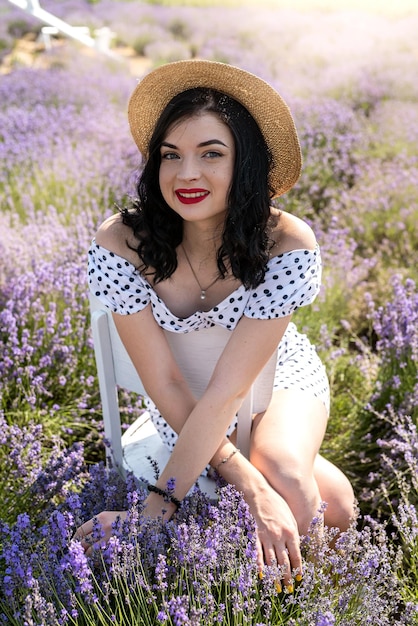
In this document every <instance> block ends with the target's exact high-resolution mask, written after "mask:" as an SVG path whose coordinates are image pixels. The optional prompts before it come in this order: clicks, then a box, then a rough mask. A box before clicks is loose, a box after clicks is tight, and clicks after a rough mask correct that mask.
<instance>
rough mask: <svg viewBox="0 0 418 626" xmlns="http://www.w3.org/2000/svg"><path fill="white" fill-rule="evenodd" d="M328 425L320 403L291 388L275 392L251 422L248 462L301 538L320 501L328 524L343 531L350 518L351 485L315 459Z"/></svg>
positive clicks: (327, 464) (326, 465) (322, 462)
mask: <svg viewBox="0 0 418 626" xmlns="http://www.w3.org/2000/svg"><path fill="white" fill-rule="evenodd" d="M326 425H327V413H326V410H325V407H324V405H323V403H322V402H321V400H319V399H317V398H315V397H313V396H311V395H310V394H308V393H304V392H300V391H298V390H294V389H286V390H278V391H276V392H275V393H274V394H273V399H272V401H271V403H270V406H269V408H268V409H267V411H265V412H264V413H259V414H258V415H256V416H255V417H254V422H253V429H252V438H251V452H250V460H251V462H252V463H253V465H254V466H255V467H257V468H258V469H259V470H260V472H261V473H262V474H263V475H264V476H265V477H266V479H267V480H268V481H269V483H270V484H271V485H272V487H273V488H274V489H276V491H277V492H278V493H279V494H280V495H281V496H282V497H283V498H284V499H285V500H286V502H287V503H288V505H289V506H290V508H291V510H292V512H293V515H294V516H295V518H296V521H297V523H298V526H299V532H300V533H301V534H306V532H307V531H308V528H309V525H310V523H311V521H312V518H313V517H314V516H315V515H317V512H318V509H319V506H320V502H321V501H322V500H323V501H325V502H327V503H328V511H327V512H326V514H325V523H326V524H327V525H330V526H331V525H332V526H338V527H339V528H340V529H342V530H345V529H346V528H347V526H348V524H349V518H350V516H351V515H352V514H353V503H354V496H353V493H352V490H351V485H350V483H349V482H348V480H347V479H346V477H345V476H344V474H342V473H341V472H340V471H339V470H338V469H337V468H336V467H335V466H333V465H332V464H331V463H329V462H327V461H325V459H323V457H320V456H319V455H318V451H319V448H320V446H321V443H322V440H323V437H324V433H325V429H326ZM349 511H350V512H349Z"/></svg>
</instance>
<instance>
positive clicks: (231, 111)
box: [122, 88, 273, 289]
mask: <svg viewBox="0 0 418 626" xmlns="http://www.w3.org/2000/svg"><path fill="white" fill-rule="evenodd" d="M207 112H210V113H214V114H216V115H217V116H218V117H219V119H220V120H221V121H222V122H224V123H225V124H226V125H227V126H228V128H229V129H230V131H231V133H232V135H233V138H234V142H235V163H234V169H233V176H232V183H231V187H230V190H229V194H228V198H227V217H226V220H225V225H224V229H223V233H222V242H221V245H220V247H219V249H218V253H217V264H218V269H219V272H220V275H221V276H222V278H224V277H225V275H226V273H227V271H228V267H230V268H231V271H232V273H233V275H234V276H235V278H238V279H239V280H240V281H241V282H242V283H243V285H244V286H245V287H246V289H249V288H254V287H257V286H258V285H259V284H260V282H261V281H262V280H263V278H264V275H265V271H266V266H267V261H268V256H269V247H270V246H271V244H272V242H271V240H270V238H269V235H268V233H269V221H270V199H271V197H272V195H273V193H272V190H271V189H270V188H269V184H268V177H269V171H270V167H271V155H270V153H269V150H268V148H267V145H266V142H265V140H264V137H263V135H262V133H261V131H260V129H259V127H258V125H257V123H256V122H255V120H254V118H253V117H252V116H251V115H250V113H249V112H248V111H247V109H245V107H243V106H242V105H241V104H240V103H239V102H237V101H236V100H234V99H233V98H230V97H229V96H226V95H225V94H222V93H220V92H218V91H215V90H213V89H207V88H195V89H190V90H188V91H184V92H182V93H180V94H178V95H177V96H175V97H174V98H173V99H172V100H171V101H170V103H169V104H168V105H167V107H166V108H165V109H164V111H163V113H162V115H161V117H160V119H159V120H158V123H157V125H156V127H155V129H154V133H153V135H152V138H151V141H150V145H149V157H148V159H147V162H146V163H145V166H144V168H143V170H142V174H141V175H140V177H139V181H138V185H137V192H138V199H137V200H135V201H134V203H133V206H132V207H131V208H130V209H129V208H125V209H124V210H123V211H122V218H123V222H124V223H125V224H127V225H128V226H130V227H131V228H132V229H133V232H134V234H135V236H136V238H137V239H138V241H139V244H138V247H137V248H135V250H136V251H137V252H138V255H139V258H140V260H141V262H142V267H141V269H142V270H145V271H146V270H148V268H152V273H153V277H154V280H155V281H156V282H159V281H162V280H164V279H166V278H169V277H170V276H171V275H172V274H173V272H174V271H175V269H176V268H177V255H176V248H177V246H178V245H179V244H180V243H181V241H182V238H183V220H182V218H181V217H179V215H178V214H177V213H176V212H175V211H173V210H172V209H171V208H170V207H169V206H168V204H167V203H166V202H165V200H164V198H163V196H162V193H161V190H160V186H159V169H160V163H161V155H160V148H161V144H162V142H163V140H164V139H165V137H166V136H167V133H168V132H169V130H170V128H171V127H172V126H173V124H177V123H179V122H181V121H182V120H183V119H185V118H190V117H193V116H198V115H200V114H202V113H207Z"/></svg>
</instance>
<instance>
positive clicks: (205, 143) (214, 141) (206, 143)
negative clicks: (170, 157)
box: [161, 139, 228, 150]
mask: <svg viewBox="0 0 418 626" xmlns="http://www.w3.org/2000/svg"><path fill="white" fill-rule="evenodd" d="M214 144H215V145H216V144H217V145H220V146H224V147H225V148H227V147H228V146H227V145H226V143H224V142H223V141H221V140H220V139H208V140H207V141H202V142H201V143H199V144H198V146H197V147H198V148H204V147H206V146H212V145H214ZM161 146H164V147H165V148H172V149H173V150H177V146H175V145H174V144H172V143H168V142H167V141H163V142H161Z"/></svg>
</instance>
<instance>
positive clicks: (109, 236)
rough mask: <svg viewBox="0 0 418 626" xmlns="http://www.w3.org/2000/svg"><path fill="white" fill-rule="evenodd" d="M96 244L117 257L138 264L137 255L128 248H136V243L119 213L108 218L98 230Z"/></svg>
mask: <svg viewBox="0 0 418 626" xmlns="http://www.w3.org/2000/svg"><path fill="white" fill-rule="evenodd" d="M96 243H97V244H98V245H99V246H102V247H103V248H106V250H110V251H111V252H114V253H115V254H117V255H118V256H121V257H122V258H124V259H126V260H127V261H130V262H131V263H133V264H134V265H137V264H138V255H137V253H136V252H135V250H132V249H131V247H130V246H136V245H137V243H138V242H137V241H136V239H135V237H134V236H133V233H132V230H131V228H130V227H129V226H127V225H126V224H124V223H123V221H122V216H121V215H120V214H119V213H116V214H115V215H112V216H111V217H108V218H107V220H105V221H104V222H103V223H102V224H101V225H100V226H99V228H98V230H97V233H96Z"/></svg>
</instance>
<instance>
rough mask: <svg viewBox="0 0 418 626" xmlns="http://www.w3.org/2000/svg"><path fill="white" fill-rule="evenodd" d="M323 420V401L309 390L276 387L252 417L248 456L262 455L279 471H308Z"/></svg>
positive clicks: (326, 416) (258, 457)
mask: <svg viewBox="0 0 418 626" xmlns="http://www.w3.org/2000/svg"><path fill="white" fill-rule="evenodd" d="M327 421H328V412H327V409H326V407H325V405H324V403H323V402H322V400H320V399H319V398H317V397H315V396H314V395H313V394H311V393H309V392H304V391H300V390H298V389H295V388H294V389H292V388H290V389H279V390H276V391H275V392H274V393H273V397H272V400H271V402H270V405H269V407H268V409H267V410H266V411H264V412H263V413H259V414H257V415H255V417H254V420H253V427H252V433H251V457H252V460H254V461H256V459H257V460H258V459H260V457H264V458H265V459H266V460H267V459H268V460H270V462H271V461H272V460H274V463H275V465H276V466H278V467H280V468H281V469H282V470H283V471H286V468H288V469H289V471H293V470H295V468H297V469H298V473H299V472H301V473H302V474H304V473H309V472H310V473H312V471H313V465H314V462H315V457H316V455H317V453H318V451H319V448H320V446H321V443H322V440H323V438H324V434H325V430H326V426H327ZM255 464H257V465H258V462H257V463H255Z"/></svg>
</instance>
